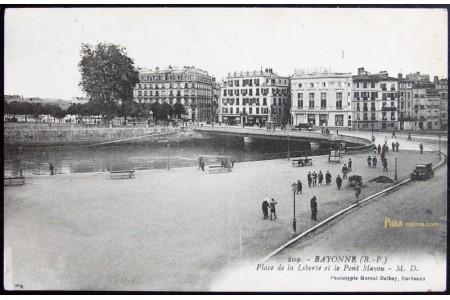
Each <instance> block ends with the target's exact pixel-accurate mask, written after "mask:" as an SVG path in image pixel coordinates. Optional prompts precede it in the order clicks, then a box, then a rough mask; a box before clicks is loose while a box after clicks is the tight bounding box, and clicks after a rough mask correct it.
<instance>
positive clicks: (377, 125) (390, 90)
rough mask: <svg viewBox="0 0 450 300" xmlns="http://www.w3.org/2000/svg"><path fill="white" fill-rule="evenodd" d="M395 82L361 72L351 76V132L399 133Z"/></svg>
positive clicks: (383, 72)
mask: <svg viewBox="0 0 450 300" xmlns="http://www.w3.org/2000/svg"><path fill="white" fill-rule="evenodd" d="M398 95H399V93H398V79H397V78H393V77H389V75H388V73H387V72H385V71H382V72H379V73H377V74H370V73H369V72H367V71H364V68H359V69H358V75H355V76H353V101H352V102H353V114H354V122H353V125H352V127H353V129H354V130H358V129H363V130H364V129H370V130H380V129H382V130H386V129H388V130H390V129H398V128H399V123H398Z"/></svg>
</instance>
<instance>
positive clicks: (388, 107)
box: [381, 106, 397, 111]
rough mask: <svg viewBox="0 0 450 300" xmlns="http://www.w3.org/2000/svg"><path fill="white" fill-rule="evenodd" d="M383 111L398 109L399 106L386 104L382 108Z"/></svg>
mask: <svg viewBox="0 0 450 300" xmlns="http://www.w3.org/2000/svg"><path fill="white" fill-rule="evenodd" d="M381 110H382V111H397V107H392V106H384V107H383V108H381Z"/></svg>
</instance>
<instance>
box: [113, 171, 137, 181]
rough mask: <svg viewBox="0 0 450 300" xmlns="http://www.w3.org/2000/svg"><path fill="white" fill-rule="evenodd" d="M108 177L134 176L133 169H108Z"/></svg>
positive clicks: (124, 177)
mask: <svg viewBox="0 0 450 300" xmlns="http://www.w3.org/2000/svg"><path fill="white" fill-rule="evenodd" d="M109 178H110V179H127V178H134V170H125V171H110V172H109Z"/></svg>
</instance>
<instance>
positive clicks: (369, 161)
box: [367, 155, 372, 168]
mask: <svg viewBox="0 0 450 300" xmlns="http://www.w3.org/2000/svg"><path fill="white" fill-rule="evenodd" d="M371 164H372V158H371V157H370V155H369V157H368V158H367V165H368V166H369V168H370V165H371Z"/></svg>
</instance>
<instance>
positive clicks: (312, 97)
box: [309, 93, 314, 108]
mask: <svg viewBox="0 0 450 300" xmlns="http://www.w3.org/2000/svg"><path fill="white" fill-rule="evenodd" d="M309 107H310V108H314V93H309Z"/></svg>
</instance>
